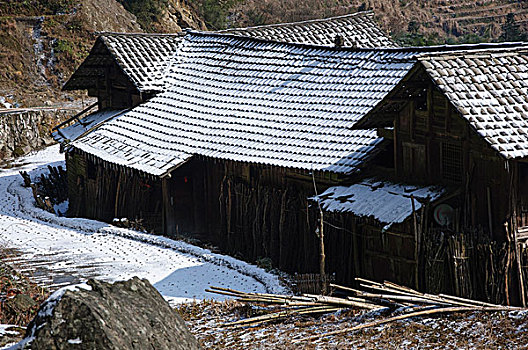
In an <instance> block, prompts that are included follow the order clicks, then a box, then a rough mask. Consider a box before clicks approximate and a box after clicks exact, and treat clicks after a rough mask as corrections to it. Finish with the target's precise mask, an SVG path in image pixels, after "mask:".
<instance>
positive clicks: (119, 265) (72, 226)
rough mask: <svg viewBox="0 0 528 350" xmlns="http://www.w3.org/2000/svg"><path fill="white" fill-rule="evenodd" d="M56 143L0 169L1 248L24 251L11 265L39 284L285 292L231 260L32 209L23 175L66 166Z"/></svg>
mask: <svg viewBox="0 0 528 350" xmlns="http://www.w3.org/2000/svg"><path fill="white" fill-rule="evenodd" d="M61 159H63V155H60V154H59V153H58V146H52V147H50V148H48V149H46V150H43V151H41V152H38V153H36V154H34V155H32V156H29V157H26V158H25V159H21V160H19V161H18V162H17V163H15V164H13V165H14V167H13V168H11V169H3V170H0V244H1V245H3V246H5V247H8V248H14V249H16V250H17V251H19V252H20V254H19V255H17V256H15V257H13V258H11V259H9V260H8V262H9V263H10V264H12V265H14V266H15V267H16V268H17V269H19V270H21V271H22V272H24V273H25V274H26V275H29V276H31V278H32V279H33V280H34V281H36V282H37V283H39V284H41V285H44V286H48V287H51V288H52V289H56V288H59V287H61V286H66V285H70V284H77V283H79V282H82V281H84V280H86V279H88V278H91V277H96V278H100V279H103V280H108V281H115V280H122V279H128V278H130V277H132V276H139V277H140V278H147V279H149V280H150V282H151V283H153V284H154V286H155V287H156V288H157V289H158V290H159V291H160V293H161V294H162V295H164V296H165V297H167V298H168V299H170V300H173V301H184V300H188V299H192V298H196V299H203V298H212V297H213V295H210V294H207V293H205V292H204V290H205V288H207V287H208V286H209V285H218V286H226V287H230V288H236V289H242V290H248V291H257V292H265V291H272V290H275V291H281V290H282V291H284V289H283V288H282V287H281V286H280V284H279V281H278V278H277V277H276V276H274V275H271V274H268V273H266V272H265V271H263V270H261V269H258V268H256V267H254V266H251V265H248V264H246V263H244V262H240V261H237V260H235V259H233V258H230V257H226V256H221V255H217V254H213V253H211V252H210V251H207V250H204V249H201V248H198V247H195V246H192V245H189V244H185V243H183V242H179V241H172V240H169V239H167V238H163V237H158V236H152V235H148V234H143V233H139V232H135V231H131V230H126V229H118V228H115V227H113V226H109V225H107V224H105V223H101V222H97V221H93V220H86V219H77V218H60V217H57V216H55V215H52V214H50V213H47V212H45V211H42V210H40V209H37V208H35V207H34V205H33V199H32V197H31V192H30V190H28V189H26V188H23V187H22V186H21V185H22V178H21V177H20V176H19V175H18V171H19V170H21V169H24V170H26V171H28V170H29V171H30V174H32V176H36V175H37V174H39V173H40V172H41V171H43V166H45V165H47V164H53V165H55V166H56V165H59V164H61V162H62V160H61Z"/></svg>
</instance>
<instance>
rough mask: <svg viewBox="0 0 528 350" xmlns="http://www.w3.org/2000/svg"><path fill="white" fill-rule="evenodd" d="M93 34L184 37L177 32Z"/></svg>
mask: <svg viewBox="0 0 528 350" xmlns="http://www.w3.org/2000/svg"><path fill="white" fill-rule="evenodd" d="M95 34H96V35H97V36H101V37H102V36H159V37H163V36H174V37H177V36H180V37H181V36H184V35H185V32H183V31H182V32H178V33H137V32H136V33H125V32H106V31H102V32H95Z"/></svg>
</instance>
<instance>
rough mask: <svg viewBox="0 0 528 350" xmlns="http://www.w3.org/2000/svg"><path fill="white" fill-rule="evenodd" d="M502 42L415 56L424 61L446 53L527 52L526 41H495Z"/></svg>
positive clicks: (527, 43) (459, 54)
mask: <svg viewBox="0 0 528 350" xmlns="http://www.w3.org/2000/svg"><path fill="white" fill-rule="evenodd" d="M496 44H502V45H501V46H492V47H487V48H482V49H480V48H474V49H472V50H448V51H443V52H424V53H423V54H421V55H419V56H417V59H418V60H419V61H425V60H428V59H440V58H441V57H442V56H448V55H457V56H461V55H462V56H464V55H471V56H483V55H487V54H490V53H509V54H511V55H514V54H519V53H521V52H523V51H526V52H528V42H521V41H519V42H504V43H496Z"/></svg>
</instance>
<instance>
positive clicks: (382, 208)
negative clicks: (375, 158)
mask: <svg viewBox="0 0 528 350" xmlns="http://www.w3.org/2000/svg"><path fill="white" fill-rule="evenodd" d="M444 192H445V189H443V188H441V187H438V186H436V187H434V186H427V187H417V186H406V185H402V184H394V183H390V182H380V181H376V180H374V179H367V180H364V181H363V182H361V183H357V184H354V185H352V186H336V187H331V188H329V189H327V190H326V191H325V192H324V193H322V194H320V195H319V196H316V197H313V198H311V199H312V200H315V201H317V200H318V201H319V203H320V205H321V207H322V209H323V210H325V211H329V212H349V213H353V214H354V215H357V216H360V217H370V216H372V217H373V218H374V219H376V220H378V221H380V222H381V223H384V224H395V223H401V222H403V221H405V219H407V218H408V217H409V216H410V215H412V203H411V197H410V196H411V195H412V196H413V197H414V198H415V199H416V200H415V201H414V205H415V210H419V209H420V208H421V207H422V203H421V200H429V201H434V200H436V199H438V198H439V197H440V196H441V195H442V194H443V193H444Z"/></svg>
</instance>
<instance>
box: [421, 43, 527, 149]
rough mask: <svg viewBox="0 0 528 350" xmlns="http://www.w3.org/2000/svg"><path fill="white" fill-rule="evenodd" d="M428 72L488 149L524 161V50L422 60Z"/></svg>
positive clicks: (485, 51) (525, 92)
mask: <svg viewBox="0 0 528 350" xmlns="http://www.w3.org/2000/svg"><path fill="white" fill-rule="evenodd" d="M419 60H420V62H421V63H422V65H423V66H424V67H425V69H426V71H427V73H428V74H429V75H430V76H431V78H432V79H433V81H434V82H435V83H436V84H437V85H438V87H439V88H440V89H441V90H442V91H443V92H444V93H445V95H446V96H447V98H448V99H449V100H450V101H451V103H452V104H453V105H454V106H455V107H456V108H457V109H458V111H459V112H460V114H461V115H462V117H464V118H465V119H466V120H467V121H468V122H469V123H470V124H471V125H472V126H473V127H474V128H475V129H476V131H477V133H478V134H479V135H480V136H482V137H483V138H484V139H485V140H486V141H487V142H488V143H489V144H490V145H491V147H492V148H494V149H495V150H496V151H498V152H499V153H500V154H501V155H502V156H504V157H505V158H524V157H527V156H528V48H527V47H526V46H524V47H523V46H519V47H516V48H509V49H504V50H493V49H489V50H483V51H478V52H467V51H466V52H464V51H463V52H457V53H449V54H443V55H438V54H436V55H424V56H423V57H420V58H419Z"/></svg>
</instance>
